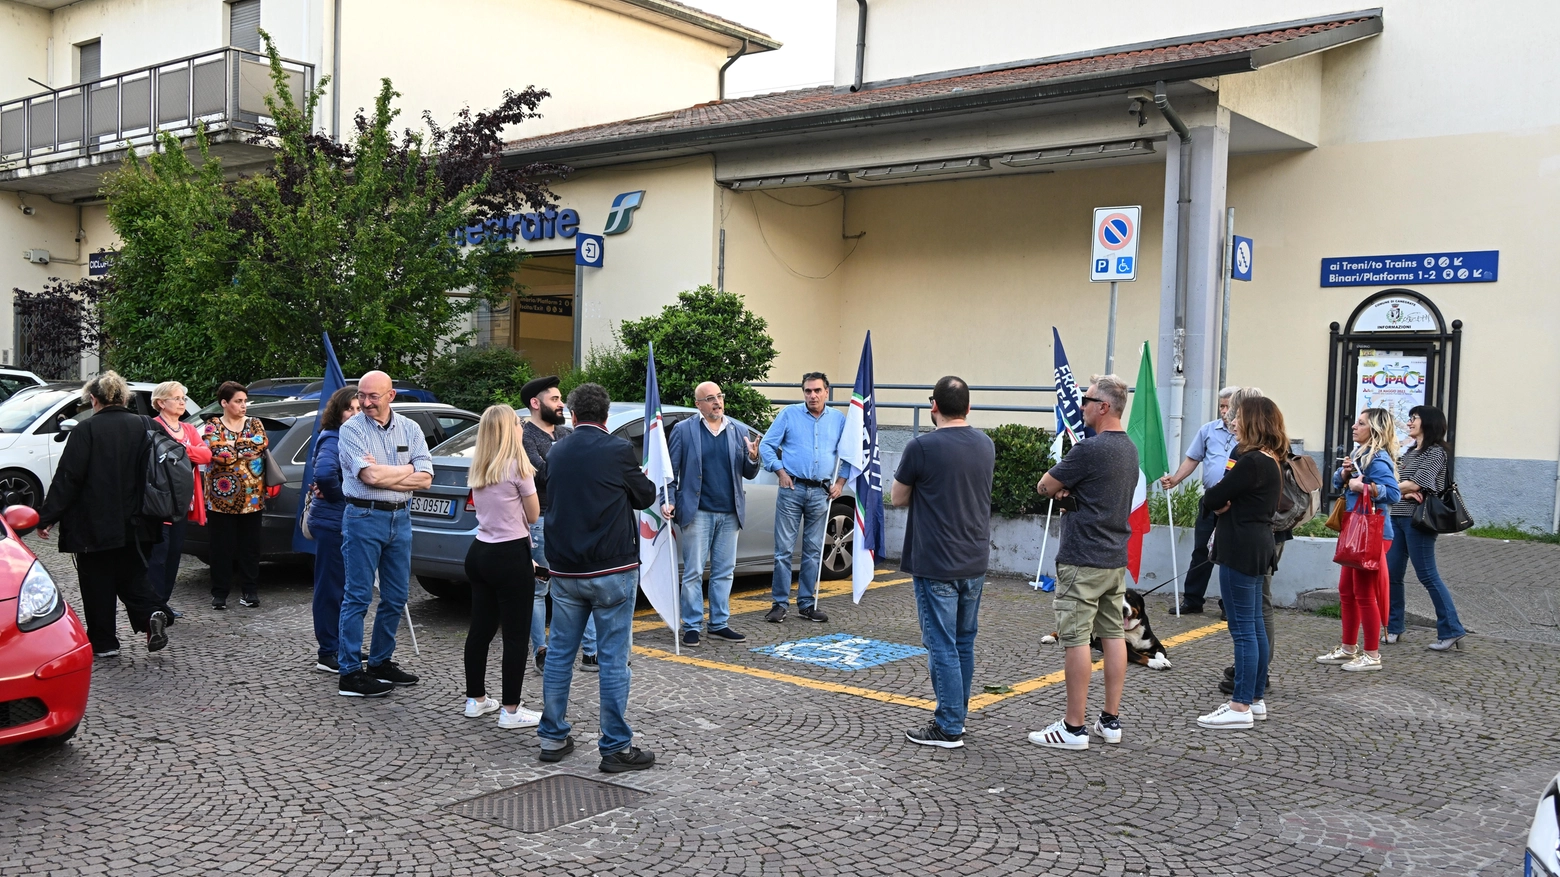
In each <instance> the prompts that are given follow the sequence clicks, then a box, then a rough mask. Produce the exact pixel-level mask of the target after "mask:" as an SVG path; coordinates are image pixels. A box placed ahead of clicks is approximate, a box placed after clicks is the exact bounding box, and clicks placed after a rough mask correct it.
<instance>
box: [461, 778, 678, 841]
mask: <svg viewBox="0 0 1560 877" xmlns="http://www.w3.org/2000/svg"><path fill="white" fill-rule="evenodd" d="M648 797H650V793H649V792H641V791H639V790H638V789H630V788H628V787H626V786H618V785H613V784H612V783H603V782H600V781H598V780H588V779H585V778H583V777H577V776H572V775H570V774H555V775H553V776H550V777H543V778H541V779H539V780H534V781H532V782H529V783H521V784H520V785H518V786H511V787H510V788H507V789H503V790H501V791H497V792H492V793H489V794H486V795H482V796H481V797H477V798H468V799H466V800H464V801H457V802H455V803H454V804H451V805H449V807H448V808H446V809H448V810H450V811H451V812H453V813H457V814H459V815H461V816H465V817H468V818H470V819H477V820H481V821H482V822H490V823H492V824H494V825H501V826H503V827H504V828H513V829H517V830H519V831H525V832H531V833H535V832H538V831H548V830H550V829H554V828H557V827H558V826H560V825H568V824H569V823H571V822H577V821H579V820H581V819H587V818H589V817H591V816H595V815H596V814H598V813H605V812H607V811H608V810H616V809H618V808H619V807H630V806H633V805H634V804H637V803H638V802H639V801H641V800H642V799H644V798H648Z"/></svg>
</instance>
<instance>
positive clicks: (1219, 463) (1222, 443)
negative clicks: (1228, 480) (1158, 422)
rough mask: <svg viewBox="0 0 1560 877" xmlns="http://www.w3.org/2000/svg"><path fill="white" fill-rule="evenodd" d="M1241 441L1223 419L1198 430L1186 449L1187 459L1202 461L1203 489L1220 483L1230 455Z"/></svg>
mask: <svg viewBox="0 0 1560 877" xmlns="http://www.w3.org/2000/svg"><path fill="white" fill-rule="evenodd" d="M1239 443H1240V442H1239V441H1238V440H1237V439H1236V438H1235V434H1234V433H1232V432H1230V428H1229V426H1228V425H1226V424H1225V422H1224V421H1223V420H1222V419H1220V420H1210V421H1208V422H1207V423H1205V424H1203V425H1202V428H1201V429H1199V430H1197V437H1196V438H1194V439H1192V444H1191V446H1190V447H1188V448H1187V449H1186V459H1188V460H1196V461H1198V462H1200V463H1202V485H1203V489H1205V490H1206V489H1207V488H1210V487H1212V486H1214V485H1215V484H1218V483H1219V482H1220V481H1221V480H1222V479H1223V478H1224V473H1225V472H1226V471H1228V470H1229V466H1230V455H1231V454H1233V453H1235V446H1236V445H1237V444H1239Z"/></svg>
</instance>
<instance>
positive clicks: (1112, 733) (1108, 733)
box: [1094, 719, 1121, 743]
mask: <svg viewBox="0 0 1560 877" xmlns="http://www.w3.org/2000/svg"><path fill="white" fill-rule="evenodd" d="M1094 733H1096V734H1098V735H1100V736H1101V737H1103V738H1105V742H1106V743H1120V742H1121V722H1120V721H1119V720H1118V721H1113V722H1111V723H1110V724H1109V725H1107V724H1105V722H1104V721H1103V720H1101V719H1095V720H1094Z"/></svg>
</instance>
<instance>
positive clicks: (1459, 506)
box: [1413, 481, 1473, 533]
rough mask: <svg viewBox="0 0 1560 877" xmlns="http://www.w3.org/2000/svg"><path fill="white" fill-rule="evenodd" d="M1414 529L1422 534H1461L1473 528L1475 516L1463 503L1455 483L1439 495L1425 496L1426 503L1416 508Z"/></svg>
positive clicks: (1430, 494)
mask: <svg viewBox="0 0 1560 877" xmlns="http://www.w3.org/2000/svg"><path fill="white" fill-rule="evenodd" d="M1413 525H1414V529H1416V530H1418V531H1420V532H1422V533H1461V532H1462V531H1464V530H1466V529H1468V528H1469V527H1472V526H1473V516H1472V515H1470V514H1468V506H1467V504H1465V503H1464V502H1463V498H1462V493H1461V492H1460V491H1458V489H1457V483H1456V482H1455V481H1454V482H1452V483H1451V484H1449V485H1447V487H1446V489H1445V490H1443V491H1441V492H1440V493H1439V494H1436V493H1427V494H1425V500H1424V502H1421V503H1420V504H1419V505H1417V506H1415V507H1414V520H1413Z"/></svg>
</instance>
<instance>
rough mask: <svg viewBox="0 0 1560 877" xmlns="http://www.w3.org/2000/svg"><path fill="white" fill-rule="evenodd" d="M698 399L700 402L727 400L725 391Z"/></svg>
mask: <svg viewBox="0 0 1560 877" xmlns="http://www.w3.org/2000/svg"><path fill="white" fill-rule="evenodd" d="M697 401H699V402H717V401H719V402H724V401H726V394H725V393H716V394H715V395H713V396H705V397H704V398H702V399H698V400H697Z"/></svg>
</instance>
